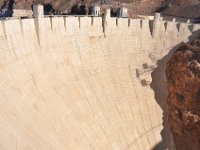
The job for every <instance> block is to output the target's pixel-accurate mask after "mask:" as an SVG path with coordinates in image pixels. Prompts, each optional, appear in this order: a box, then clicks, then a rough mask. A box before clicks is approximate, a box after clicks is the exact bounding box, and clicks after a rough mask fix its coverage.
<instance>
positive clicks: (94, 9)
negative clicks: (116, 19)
mask: <svg viewBox="0 0 200 150" xmlns="http://www.w3.org/2000/svg"><path fill="white" fill-rule="evenodd" d="M100 14H101V8H100V6H98V5H95V6H93V7H92V13H91V15H92V16H99V15H100Z"/></svg>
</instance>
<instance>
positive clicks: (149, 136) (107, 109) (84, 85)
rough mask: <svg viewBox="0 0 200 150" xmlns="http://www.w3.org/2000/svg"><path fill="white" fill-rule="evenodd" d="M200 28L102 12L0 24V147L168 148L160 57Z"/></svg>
mask: <svg viewBox="0 0 200 150" xmlns="http://www.w3.org/2000/svg"><path fill="white" fill-rule="evenodd" d="M199 28H200V26H199V25H192V24H189V23H178V22H165V21H155V22H153V23H152V22H151V21H147V20H137V19H127V18H124V19H117V18H109V17H108V18H101V17H51V18H50V17H47V18H35V19H34V18H32V19H21V20H4V21H0V72H1V73H0V116H1V117H0V149H2V150H8V149H9V150H12V149H19V150H28V149H32V150H50V149H53V150H55V149H57V150H151V149H152V150H155V149H173V142H172V138H171V135H170V131H169V128H168V125H167V114H166V108H167V106H166V103H165V101H166V97H167V89H166V85H165V84H166V78H165V63H166V61H167V60H168V58H169V57H170V55H171V54H172V53H173V51H174V49H175V48H176V46H177V45H178V44H179V43H180V42H181V41H188V40H189V39H190V38H193V37H194V36H195V35H196V34H195V33H197V32H198V29H199Z"/></svg>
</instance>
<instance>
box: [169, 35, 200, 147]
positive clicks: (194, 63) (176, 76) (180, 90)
mask: <svg viewBox="0 0 200 150" xmlns="http://www.w3.org/2000/svg"><path fill="white" fill-rule="evenodd" d="M166 74H167V79H168V92H169V93H168V100H167V101H168V111H169V116H168V119H169V125H170V128H171V131H172V133H173V136H174V142H175V145H176V148H177V150H199V149H200V38H197V39H196V40H194V41H193V42H191V43H190V44H184V45H183V46H181V47H180V48H179V50H178V51H177V52H176V53H175V54H174V56H173V57H172V58H171V59H170V61H169V62H168V64H167V70H166Z"/></svg>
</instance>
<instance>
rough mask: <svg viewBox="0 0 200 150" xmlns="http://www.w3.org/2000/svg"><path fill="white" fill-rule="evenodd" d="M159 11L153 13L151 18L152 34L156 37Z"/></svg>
mask: <svg viewBox="0 0 200 150" xmlns="http://www.w3.org/2000/svg"><path fill="white" fill-rule="evenodd" d="M160 18H161V17H160V13H155V15H154V20H153V30H152V36H153V37H156V35H157V32H158V22H159V21H160Z"/></svg>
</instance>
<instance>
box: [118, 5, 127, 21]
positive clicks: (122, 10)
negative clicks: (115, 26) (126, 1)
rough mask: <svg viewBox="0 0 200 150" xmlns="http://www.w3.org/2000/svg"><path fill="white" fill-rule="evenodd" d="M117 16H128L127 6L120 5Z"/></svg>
mask: <svg viewBox="0 0 200 150" xmlns="http://www.w3.org/2000/svg"><path fill="white" fill-rule="evenodd" d="M117 17H119V18H127V17H128V8H126V7H124V6H122V7H121V8H120V9H119V11H118V13H117Z"/></svg>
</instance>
